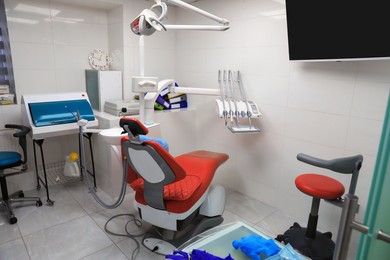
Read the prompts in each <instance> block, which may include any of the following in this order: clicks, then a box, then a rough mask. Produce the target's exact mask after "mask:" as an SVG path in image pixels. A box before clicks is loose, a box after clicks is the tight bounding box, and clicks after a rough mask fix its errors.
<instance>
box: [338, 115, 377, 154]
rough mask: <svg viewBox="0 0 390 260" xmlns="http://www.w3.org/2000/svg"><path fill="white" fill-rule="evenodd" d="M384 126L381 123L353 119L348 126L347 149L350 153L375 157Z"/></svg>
mask: <svg viewBox="0 0 390 260" xmlns="http://www.w3.org/2000/svg"><path fill="white" fill-rule="evenodd" d="M382 125H383V123H382V122H381V121H376V120H368V119H362V118H354V117H352V118H351V119H350V122H349V125H348V135H347V142H346V148H347V149H348V150H349V151H354V152H357V153H363V154H368V155H371V156H375V155H376V153H377V151H378V145H379V139H380V135H381V132H382Z"/></svg>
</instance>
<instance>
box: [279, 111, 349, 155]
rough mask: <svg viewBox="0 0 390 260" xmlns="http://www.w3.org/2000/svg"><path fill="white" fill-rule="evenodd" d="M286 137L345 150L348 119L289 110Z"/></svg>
mask: <svg viewBox="0 0 390 260" xmlns="http://www.w3.org/2000/svg"><path fill="white" fill-rule="evenodd" d="M286 122H287V123H286V135H287V136H289V137H293V138H297V139H301V140H305V141H309V142H313V143H317V144H323V145H327V146H332V147H336V148H344V146H345V140H346V137H347V130H348V117H346V116H339V115H332V114H325V113H317V112H312V111H307V110H300V109H288V110H287V120H286Z"/></svg>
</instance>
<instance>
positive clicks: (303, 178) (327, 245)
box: [276, 153, 363, 260]
mask: <svg viewBox="0 0 390 260" xmlns="http://www.w3.org/2000/svg"><path fill="white" fill-rule="evenodd" d="M297 159H298V160H299V161H302V162H305V163H308V164H310V165H313V166H317V167H320V168H324V169H328V170H331V171H334V172H338V173H343V174H351V175H352V176H351V182H350V186H349V191H348V193H349V194H352V195H353V194H354V193H355V189H356V185H357V180H358V176H359V171H360V168H361V167H362V163H363V156H362V155H356V156H352V157H346V158H338V159H333V160H322V159H319V158H315V157H311V156H309V155H306V154H301V153H300V154H298V156H297ZM295 185H296V186H297V188H298V189H299V190H300V191H301V192H303V193H305V194H306V195H309V196H311V197H312V198H313V199H312V205H311V210H310V214H309V220H308V224H307V228H302V227H301V226H300V225H299V224H298V223H294V225H293V226H292V227H290V229H288V230H287V231H286V232H285V233H284V234H283V235H278V237H277V238H276V240H278V241H280V242H284V243H285V244H288V243H290V244H291V245H292V246H293V247H294V248H295V249H296V250H298V251H300V252H301V253H302V254H304V255H306V256H308V257H310V258H311V259H313V260H320V259H321V260H325V259H329V260H331V259H332V257H333V251H334V247H335V244H334V242H333V241H332V233H331V232H325V233H320V232H318V231H317V222H318V211H319V207H320V201H321V199H324V200H326V201H328V202H330V203H332V204H335V205H338V206H342V205H343V199H342V196H343V195H344V191H345V188H344V185H343V184H342V183H341V182H339V181H338V180H335V179H333V178H330V177H328V176H325V175H320V174H314V173H306V174H302V175H299V176H298V177H297V178H296V179H295Z"/></svg>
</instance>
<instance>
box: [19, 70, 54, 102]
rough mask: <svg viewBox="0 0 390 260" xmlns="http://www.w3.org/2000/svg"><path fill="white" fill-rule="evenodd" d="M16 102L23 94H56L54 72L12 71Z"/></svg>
mask: <svg viewBox="0 0 390 260" xmlns="http://www.w3.org/2000/svg"><path fill="white" fill-rule="evenodd" d="M14 76H15V86H16V93H17V94H18V100H19V101H20V96H21V95H23V94H38V93H53V92H56V81H55V71H54V70H53V69H51V70H50V69H47V70H27V69H26V70H20V69H15V70H14Z"/></svg>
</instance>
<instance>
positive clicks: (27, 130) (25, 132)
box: [4, 124, 30, 138]
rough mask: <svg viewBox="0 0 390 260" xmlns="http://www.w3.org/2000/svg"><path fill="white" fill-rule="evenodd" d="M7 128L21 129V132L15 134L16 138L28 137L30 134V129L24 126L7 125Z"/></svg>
mask: <svg viewBox="0 0 390 260" xmlns="http://www.w3.org/2000/svg"><path fill="white" fill-rule="evenodd" d="M4 127H5V128H13V129H19V130H20V131H19V132H17V133H15V134H14V137H18V138H19V137H23V136H26V135H27V134H28V133H29V132H30V128H28V127H27V126H24V125H14V124H6V125H5V126H4Z"/></svg>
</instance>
